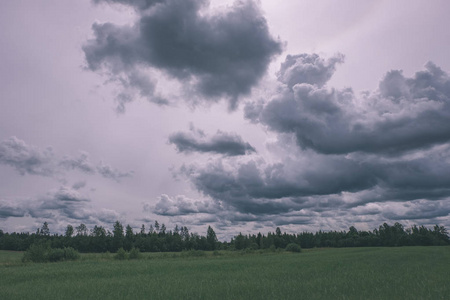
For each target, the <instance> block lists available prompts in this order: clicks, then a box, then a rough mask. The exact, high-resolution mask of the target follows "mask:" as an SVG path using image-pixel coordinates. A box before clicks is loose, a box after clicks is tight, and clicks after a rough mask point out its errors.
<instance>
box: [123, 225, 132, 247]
mask: <svg viewBox="0 0 450 300" xmlns="http://www.w3.org/2000/svg"><path fill="white" fill-rule="evenodd" d="M133 236H134V234H133V228H131V226H130V225H127V227H126V229H125V245H124V249H125V250H127V251H130V250H131V246H132V245H133Z"/></svg>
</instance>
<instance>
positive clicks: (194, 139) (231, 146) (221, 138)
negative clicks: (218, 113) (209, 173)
mask: <svg viewBox="0 0 450 300" xmlns="http://www.w3.org/2000/svg"><path fill="white" fill-rule="evenodd" d="M169 143H171V144H174V145H175V146H176V148H177V150H178V152H185V153H190V152H200V153H218V154H223V155H226V156H237V155H245V154H249V153H252V152H256V150H255V148H253V147H252V146H251V145H250V144H249V143H246V142H244V141H243V140H242V138H241V137H240V136H239V135H237V134H233V133H226V132H221V131H218V132H217V133H216V134H215V135H214V136H212V137H211V138H207V137H206V136H205V134H204V133H203V132H200V133H199V132H198V131H195V130H192V129H191V131H190V132H177V133H174V134H172V135H171V136H170V137H169Z"/></svg>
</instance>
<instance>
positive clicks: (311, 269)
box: [0, 247, 450, 299]
mask: <svg viewBox="0 0 450 300" xmlns="http://www.w3.org/2000/svg"><path fill="white" fill-rule="evenodd" d="M21 257H22V253H17V252H7V251H0V278H1V280H0V299H449V297H450V296H449V295H450V247H402V248H342V249H311V250H304V251H303V252H302V253H286V252H277V253H260V252H254V253H245V254H241V253H239V252H224V253H222V255H215V256H214V255H213V254H212V253H208V255H206V256H204V257H191V256H186V255H184V256H183V255H182V254H180V253H176V254H145V255H143V257H142V259H140V260H127V261H115V260H113V259H111V258H108V257H107V256H105V255H100V254H87V255H83V257H82V259H81V260H80V261H75V262H60V263H45V264H37V263H27V264H24V263H21V261H20V259H21Z"/></svg>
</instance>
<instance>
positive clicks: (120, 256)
mask: <svg viewBox="0 0 450 300" xmlns="http://www.w3.org/2000/svg"><path fill="white" fill-rule="evenodd" d="M114 259H117V260H124V259H127V252H126V251H125V250H124V249H123V248H120V249H119V250H117V253H116V255H114Z"/></svg>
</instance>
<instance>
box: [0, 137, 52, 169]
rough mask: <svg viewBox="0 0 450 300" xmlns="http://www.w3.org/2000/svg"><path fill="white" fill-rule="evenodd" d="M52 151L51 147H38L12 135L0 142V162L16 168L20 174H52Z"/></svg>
mask: <svg viewBox="0 0 450 300" xmlns="http://www.w3.org/2000/svg"><path fill="white" fill-rule="evenodd" d="M53 162H54V153H53V150H52V148H51V147H48V148H46V149H39V148H38V147H35V146H30V145H28V144H26V143H25V142H24V141H22V140H20V139H18V138H17V137H15V136H13V137H10V138H9V139H7V140H4V141H2V142H0V164H3V165H8V166H11V167H13V168H14V169H16V170H17V171H18V172H19V173H20V174H21V175H25V174H31V175H41V176H52V175H53V174H54V173H55V169H54V165H53Z"/></svg>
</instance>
